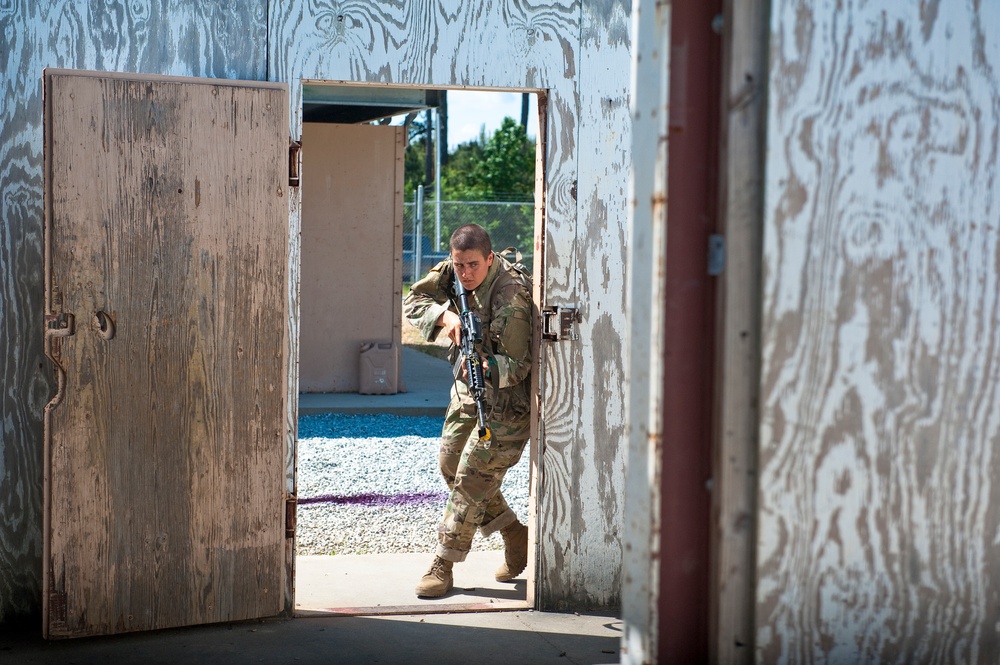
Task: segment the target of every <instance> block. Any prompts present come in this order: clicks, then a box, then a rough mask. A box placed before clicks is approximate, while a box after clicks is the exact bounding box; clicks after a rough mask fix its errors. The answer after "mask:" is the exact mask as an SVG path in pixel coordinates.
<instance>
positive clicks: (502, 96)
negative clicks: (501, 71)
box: [448, 90, 538, 150]
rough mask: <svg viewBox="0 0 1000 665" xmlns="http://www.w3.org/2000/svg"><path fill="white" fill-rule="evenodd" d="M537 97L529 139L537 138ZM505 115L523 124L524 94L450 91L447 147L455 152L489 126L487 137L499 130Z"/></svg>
mask: <svg viewBox="0 0 1000 665" xmlns="http://www.w3.org/2000/svg"><path fill="white" fill-rule="evenodd" d="M537 98H538V96H537V95H534V94H533V95H531V97H530V102H529V106H528V136H529V137H530V138H534V137H535V136H537V135H538V106H537ZM506 116H510V117H511V118H513V119H514V120H516V121H518V122H520V121H521V93H519V92H483V91H479V90H449V91H448V148H449V150H454V149H455V147H456V146H458V144H459V143H466V142H467V141H471V140H473V139H475V138H477V137H478V136H479V131H480V129H482V127H483V126H484V125H485V126H486V136H487V137H488V136H490V135H491V134H492V133H493V132H494V131H496V130H497V129H499V128H500V124H501V123H502V122H503V119H504V118H505V117H506Z"/></svg>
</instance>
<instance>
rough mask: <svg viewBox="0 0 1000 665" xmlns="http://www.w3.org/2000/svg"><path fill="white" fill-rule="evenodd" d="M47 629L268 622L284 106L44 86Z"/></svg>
mask: <svg viewBox="0 0 1000 665" xmlns="http://www.w3.org/2000/svg"><path fill="white" fill-rule="evenodd" d="M44 79H45V80H44V92H45V113H46V124H45V129H46V131H45V160H46V171H45V174H46V182H45V188H46V223H45V231H46V238H45V257H46V310H47V311H46V353H47V354H48V355H49V357H50V358H51V359H52V361H53V362H54V364H55V369H56V372H57V374H58V383H59V390H58V394H57V395H56V396H55V397H54V398H53V400H52V401H51V402H50V403H49V405H48V406H46V412H45V461H46V465H45V502H46V505H45V525H44V532H45V546H44V547H45V551H44V566H45V567H44V571H43V583H44V595H43V609H44V628H43V632H44V634H45V636H46V637H75V636H82V635H96V634H109V633H119V632H126V631H137V630H151V629H159V628H167V627H171V626H181V625H192V624H201V623H212V622H218V621H231V620H239V619H247V618H254V617H261V616H273V615H276V614H279V613H281V612H282V610H283V609H285V596H284V593H285V584H286V569H285V564H286V562H285V556H286V555H285V538H286V529H285V498H286V497H285V492H284V479H285V446H286V443H285V441H286V438H285V428H286V423H285V401H286V399H287V398H286V394H287V391H286V386H287V373H288V371H287V361H286V358H287V350H286V349H287V346H288V345H287V340H286V332H285V330H286V318H287V297H288V296H287V294H288V267H287V266H288V260H287V255H288V231H287V229H288V199H287V196H288V182H289V180H288V166H287V165H288V139H287V136H288V93H287V88H286V86H285V85H278V84H260V83H246V82H232V81H221V80H207V79H201V80H196V79H179V78H167V77H151V76H144V77H141V78H136V77H131V78H130V77H126V76H121V75H115V74H104V73H87V72H68V71H53V70H48V71H46V73H45V77H44Z"/></svg>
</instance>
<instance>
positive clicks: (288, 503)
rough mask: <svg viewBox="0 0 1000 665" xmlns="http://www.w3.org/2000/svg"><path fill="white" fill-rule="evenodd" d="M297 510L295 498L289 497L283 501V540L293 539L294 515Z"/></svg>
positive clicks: (296, 499)
mask: <svg viewBox="0 0 1000 665" xmlns="http://www.w3.org/2000/svg"><path fill="white" fill-rule="evenodd" d="M297 508H298V498H297V497H294V496H290V497H288V498H286V499H285V538H294V537H295V514H296V512H297Z"/></svg>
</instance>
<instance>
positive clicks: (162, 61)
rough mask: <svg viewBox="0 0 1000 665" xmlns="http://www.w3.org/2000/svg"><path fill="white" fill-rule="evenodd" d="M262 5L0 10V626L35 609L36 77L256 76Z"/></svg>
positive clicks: (33, 5) (40, 290)
mask: <svg viewBox="0 0 1000 665" xmlns="http://www.w3.org/2000/svg"><path fill="white" fill-rule="evenodd" d="M265 16H266V2H264V1H263V0H257V1H254V2H245V3H238V4H235V5H230V4H221V3H181V4H178V3H170V4H169V5H168V3H166V2H148V1H147V2H134V1H131V0H130V1H128V2H126V1H124V0H122V1H117V0H106V1H104V2H101V3H92V2H88V0H48V1H45V2H24V1H21V2H8V3H3V4H2V5H0V53H3V54H4V61H3V69H2V75H0V78H2V80H3V86H2V90H0V95H2V96H0V201H2V204H0V205H2V219H0V303H2V304H0V349H2V351H0V353H2V354H3V359H2V362H0V377H2V384H0V385H2V388H0V514H2V515H3V516H4V518H3V519H2V520H0V621H3V620H6V619H8V618H10V617H15V616H19V615H26V614H32V613H37V612H38V611H40V608H41V572H42V409H43V408H44V406H45V404H46V402H48V400H49V399H50V397H51V396H52V395H53V394H54V393H55V380H54V376H53V373H52V370H51V367H50V364H49V362H48V360H46V359H45V357H44V355H43V353H42V331H43V320H42V315H43V312H44V309H45V305H44V282H43V276H42V268H43V265H44V260H43V246H42V229H43V227H44V224H43V189H42V185H43V163H42V149H43V146H42V115H43V114H42V87H41V80H42V69H43V68H45V67H61V68H67V69H91V70H102V71H121V72H142V73H154V74H173V75H181V76H205V77H221V78H231V79H248V80H262V79H264V78H265V77H266V59H267V58H266V49H265V39H266V29H267V26H266V23H265Z"/></svg>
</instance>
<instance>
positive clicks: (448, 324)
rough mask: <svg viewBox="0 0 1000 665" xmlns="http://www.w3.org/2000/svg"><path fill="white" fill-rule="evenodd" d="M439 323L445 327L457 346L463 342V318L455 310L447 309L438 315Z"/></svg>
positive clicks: (445, 332) (446, 333)
mask: <svg viewBox="0 0 1000 665" xmlns="http://www.w3.org/2000/svg"><path fill="white" fill-rule="evenodd" d="M437 324H438V325H439V326H441V327H442V328H444V334H445V335H447V336H448V339H450V340H451V341H452V342H453V343H454V344H455V346H458V345H460V344H461V343H462V319H461V318H460V317H459V316H458V314H456V313H455V312H453V311H451V310H450V309H446V310H445V311H444V312H442V313H441V316H439V317H438V320H437Z"/></svg>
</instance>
